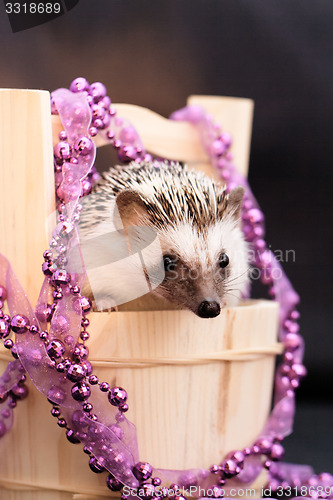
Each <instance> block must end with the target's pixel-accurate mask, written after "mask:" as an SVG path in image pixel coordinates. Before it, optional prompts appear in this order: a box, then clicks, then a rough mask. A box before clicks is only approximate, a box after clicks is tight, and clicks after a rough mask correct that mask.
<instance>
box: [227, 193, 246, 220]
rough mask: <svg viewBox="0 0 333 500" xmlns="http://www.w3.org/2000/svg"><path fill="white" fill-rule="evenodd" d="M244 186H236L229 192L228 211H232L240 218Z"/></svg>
mask: <svg viewBox="0 0 333 500" xmlns="http://www.w3.org/2000/svg"><path fill="white" fill-rule="evenodd" d="M244 192H245V191H244V188H243V187H242V186H239V187H236V188H235V189H233V190H232V191H230V193H229V194H228V204H227V213H230V214H231V215H232V216H233V217H234V218H235V219H239V218H240V214H241V208H242V201H243V196H244Z"/></svg>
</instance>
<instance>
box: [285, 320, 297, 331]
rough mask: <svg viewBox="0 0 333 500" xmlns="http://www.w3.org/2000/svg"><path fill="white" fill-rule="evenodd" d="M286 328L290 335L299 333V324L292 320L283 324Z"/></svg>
mask: <svg viewBox="0 0 333 500" xmlns="http://www.w3.org/2000/svg"><path fill="white" fill-rule="evenodd" d="M283 326H284V328H285V329H286V330H287V331H288V332H289V333H298V332H299V324H298V323H296V322H295V321H291V320H290V319H287V320H286V321H285V322H284V323H283Z"/></svg>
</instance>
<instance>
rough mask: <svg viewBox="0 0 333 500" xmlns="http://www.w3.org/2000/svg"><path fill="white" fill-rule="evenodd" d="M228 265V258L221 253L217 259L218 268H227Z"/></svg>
mask: <svg viewBox="0 0 333 500" xmlns="http://www.w3.org/2000/svg"><path fill="white" fill-rule="evenodd" d="M228 264H229V257H228V256H227V254H226V253H221V255H220V258H219V266H220V267H222V269H223V268H225V267H227V265H228Z"/></svg>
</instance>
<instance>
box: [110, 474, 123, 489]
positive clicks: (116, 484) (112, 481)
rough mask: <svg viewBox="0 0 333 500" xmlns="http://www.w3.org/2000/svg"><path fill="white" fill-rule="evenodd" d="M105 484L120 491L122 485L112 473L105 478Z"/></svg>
mask: <svg viewBox="0 0 333 500" xmlns="http://www.w3.org/2000/svg"><path fill="white" fill-rule="evenodd" d="M106 485H107V487H108V488H109V490H111V491H120V490H121V489H122V487H123V485H122V484H121V482H120V481H118V479H116V478H115V477H114V476H113V475H112V474H109V475H108V477H107V478H106Z"/></svg>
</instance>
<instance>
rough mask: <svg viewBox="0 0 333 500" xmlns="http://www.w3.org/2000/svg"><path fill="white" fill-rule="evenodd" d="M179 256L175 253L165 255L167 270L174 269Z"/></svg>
mask: <svg viewBox="0 0 333 500" xmlns="http://www.w3.org/2000/svg"><path fill="white" fill-rule="evenodd" d="M176 262H177V258H176V257H174V256H173V255H163V265H164V270H165V271H166V272H170V271H173V270H174V269H175V267H176Z"/></svg>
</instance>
